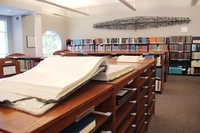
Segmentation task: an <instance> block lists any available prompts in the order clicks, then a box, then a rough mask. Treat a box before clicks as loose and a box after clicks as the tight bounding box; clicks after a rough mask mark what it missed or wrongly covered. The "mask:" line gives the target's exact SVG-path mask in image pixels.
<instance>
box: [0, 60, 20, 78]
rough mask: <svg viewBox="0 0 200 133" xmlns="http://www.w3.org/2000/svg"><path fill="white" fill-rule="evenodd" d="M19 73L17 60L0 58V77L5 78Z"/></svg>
mask: <svg viewBox="0 0 200 133" xmlns="http://www.w3.org/2000/svg"><path fill="white" fill-rule="evenodd" d="M19 73H20V64H19V62H18V61H17V60H13V59H7V58H0V78H6V77H9V76H13V75H16V74H19Z"/></svg>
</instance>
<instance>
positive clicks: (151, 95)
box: [109, 58, 156, 133]
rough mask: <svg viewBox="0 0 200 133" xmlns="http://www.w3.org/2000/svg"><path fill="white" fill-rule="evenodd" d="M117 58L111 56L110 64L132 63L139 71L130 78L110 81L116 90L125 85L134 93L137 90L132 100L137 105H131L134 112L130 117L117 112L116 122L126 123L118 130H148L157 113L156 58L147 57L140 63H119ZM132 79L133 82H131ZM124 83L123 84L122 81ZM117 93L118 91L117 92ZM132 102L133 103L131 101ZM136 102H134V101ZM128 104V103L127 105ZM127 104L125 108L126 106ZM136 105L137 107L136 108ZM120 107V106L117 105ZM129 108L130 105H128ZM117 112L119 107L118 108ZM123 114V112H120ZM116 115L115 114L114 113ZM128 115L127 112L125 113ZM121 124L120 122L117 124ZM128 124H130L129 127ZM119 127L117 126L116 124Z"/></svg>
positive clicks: (137, 132)
mask: <svg viewBox="0 0 200 133" xmlns="http://www.w3.org/2000/svg"><path fill="white" fill-rule="evenodd" d="M116 61H117V58H110V59H109V63H110V64H130V65H132V67H133V69H134V70H135V71H137V73H138V74H137V77H135V76H132V77H130V78H129V80H127V81H126V82H125V81H121V80H120V78H119V79H117V80H114V81H113V82H109V84H113V85H114V89H115V91H117V90H119V89H121V88H123V87H125V88H130V89H133V88H134V89H133V90H132V91H133V94H134V92H136V96H135V97H133V98H132V100H130V101H132V102H133V101H135V102H136V103H135V104H136V107H135V106H134V105H131V107H132V112H131V113H130V112H129V114H131V115H129V117H127V118H126V119H125V116H124V117H122V118H121V117H120V116H118V115H117V113H116V123H118V122H122V120H121V119H125V120H124V122H123V123H124V124H122V125H120V126H121V127H119V128H117V130H116V131H118V132H136V133H139V132H146V131H147V130H148V126H149V124H150V121H151V118H152V116H153V114H154V113H155V76H156V72H155V71H156V60H155V59H145V60H144V61H141V62H139V63H121V62H120V63H117V62H116ZM130 81H132V82H130ZM122 82H123V83H124V84H123V85H122V84H121V83H122ZM115 93H116V92H115ZM129 104H131V103H129ZM132 104H134V102H133V103H132ZM127 106H128V105H127ZM127 106H125V107H124V108H126V107H127ZM134 107H135V108H134ZM117 108H118V107H117ZM127 108H128V107H127ZM124 110H127V109H124ZM116 112H117V109H116ZM120 114H121V115H122V114H123V112H121V113H120ZM113 115H114V114H113ZM125 115H127V113H125ZM117 125H119V124H117ZM127 125H129V126H128V127H127ZM116 127H117V126H116ZM125 127H126V128H125Z"/></svg>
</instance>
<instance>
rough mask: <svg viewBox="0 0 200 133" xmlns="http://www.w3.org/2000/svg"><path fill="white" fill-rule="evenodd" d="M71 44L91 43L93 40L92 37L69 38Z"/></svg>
mask: <svg viewBox="0 0 200 133" xmlns="http://www.w3.org/2000/svg"><path fill="white" fill-rule="evenodd" d="M71 44H73V45H83V44H93V40H92V39H74V40H71Z"/></svg>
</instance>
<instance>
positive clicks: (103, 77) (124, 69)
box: [92, 64, 133, 81]
mask: <svg viewBox="0 0 200 133" xmlns="http://www.w3.org/2000/svg"><path fill="white" fill-rule="evenodd" d="M132 70H133V68H132V65H124V64H123V65H119V64H116V65H114V64H109V65H108V68H107V74H105V72H104V71H102V72H100V73H98V74H97V75H96V76H94V77H93V78H92V80H100V81H112V80H114V79H116V78H118V77H120V76H122V75H124V74H126V73H128V72H130V71H132Z"/></svg>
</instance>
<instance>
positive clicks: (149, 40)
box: [94, 37, 166, 44]
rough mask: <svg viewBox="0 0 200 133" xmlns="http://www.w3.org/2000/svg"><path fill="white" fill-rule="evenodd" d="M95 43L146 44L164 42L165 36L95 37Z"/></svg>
mask: <svg viewBox="0 0 200 133" xmlns="http://www.w3.org/2000/svg"><path fill="white" fill-rule="evenodd" d="M94 42H95V44H123V43H125V44H137V43H142V44H147V43H151V44H154V43H165V42H166V40H165V37H138V38H96V39H94Z"/></svg>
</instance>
